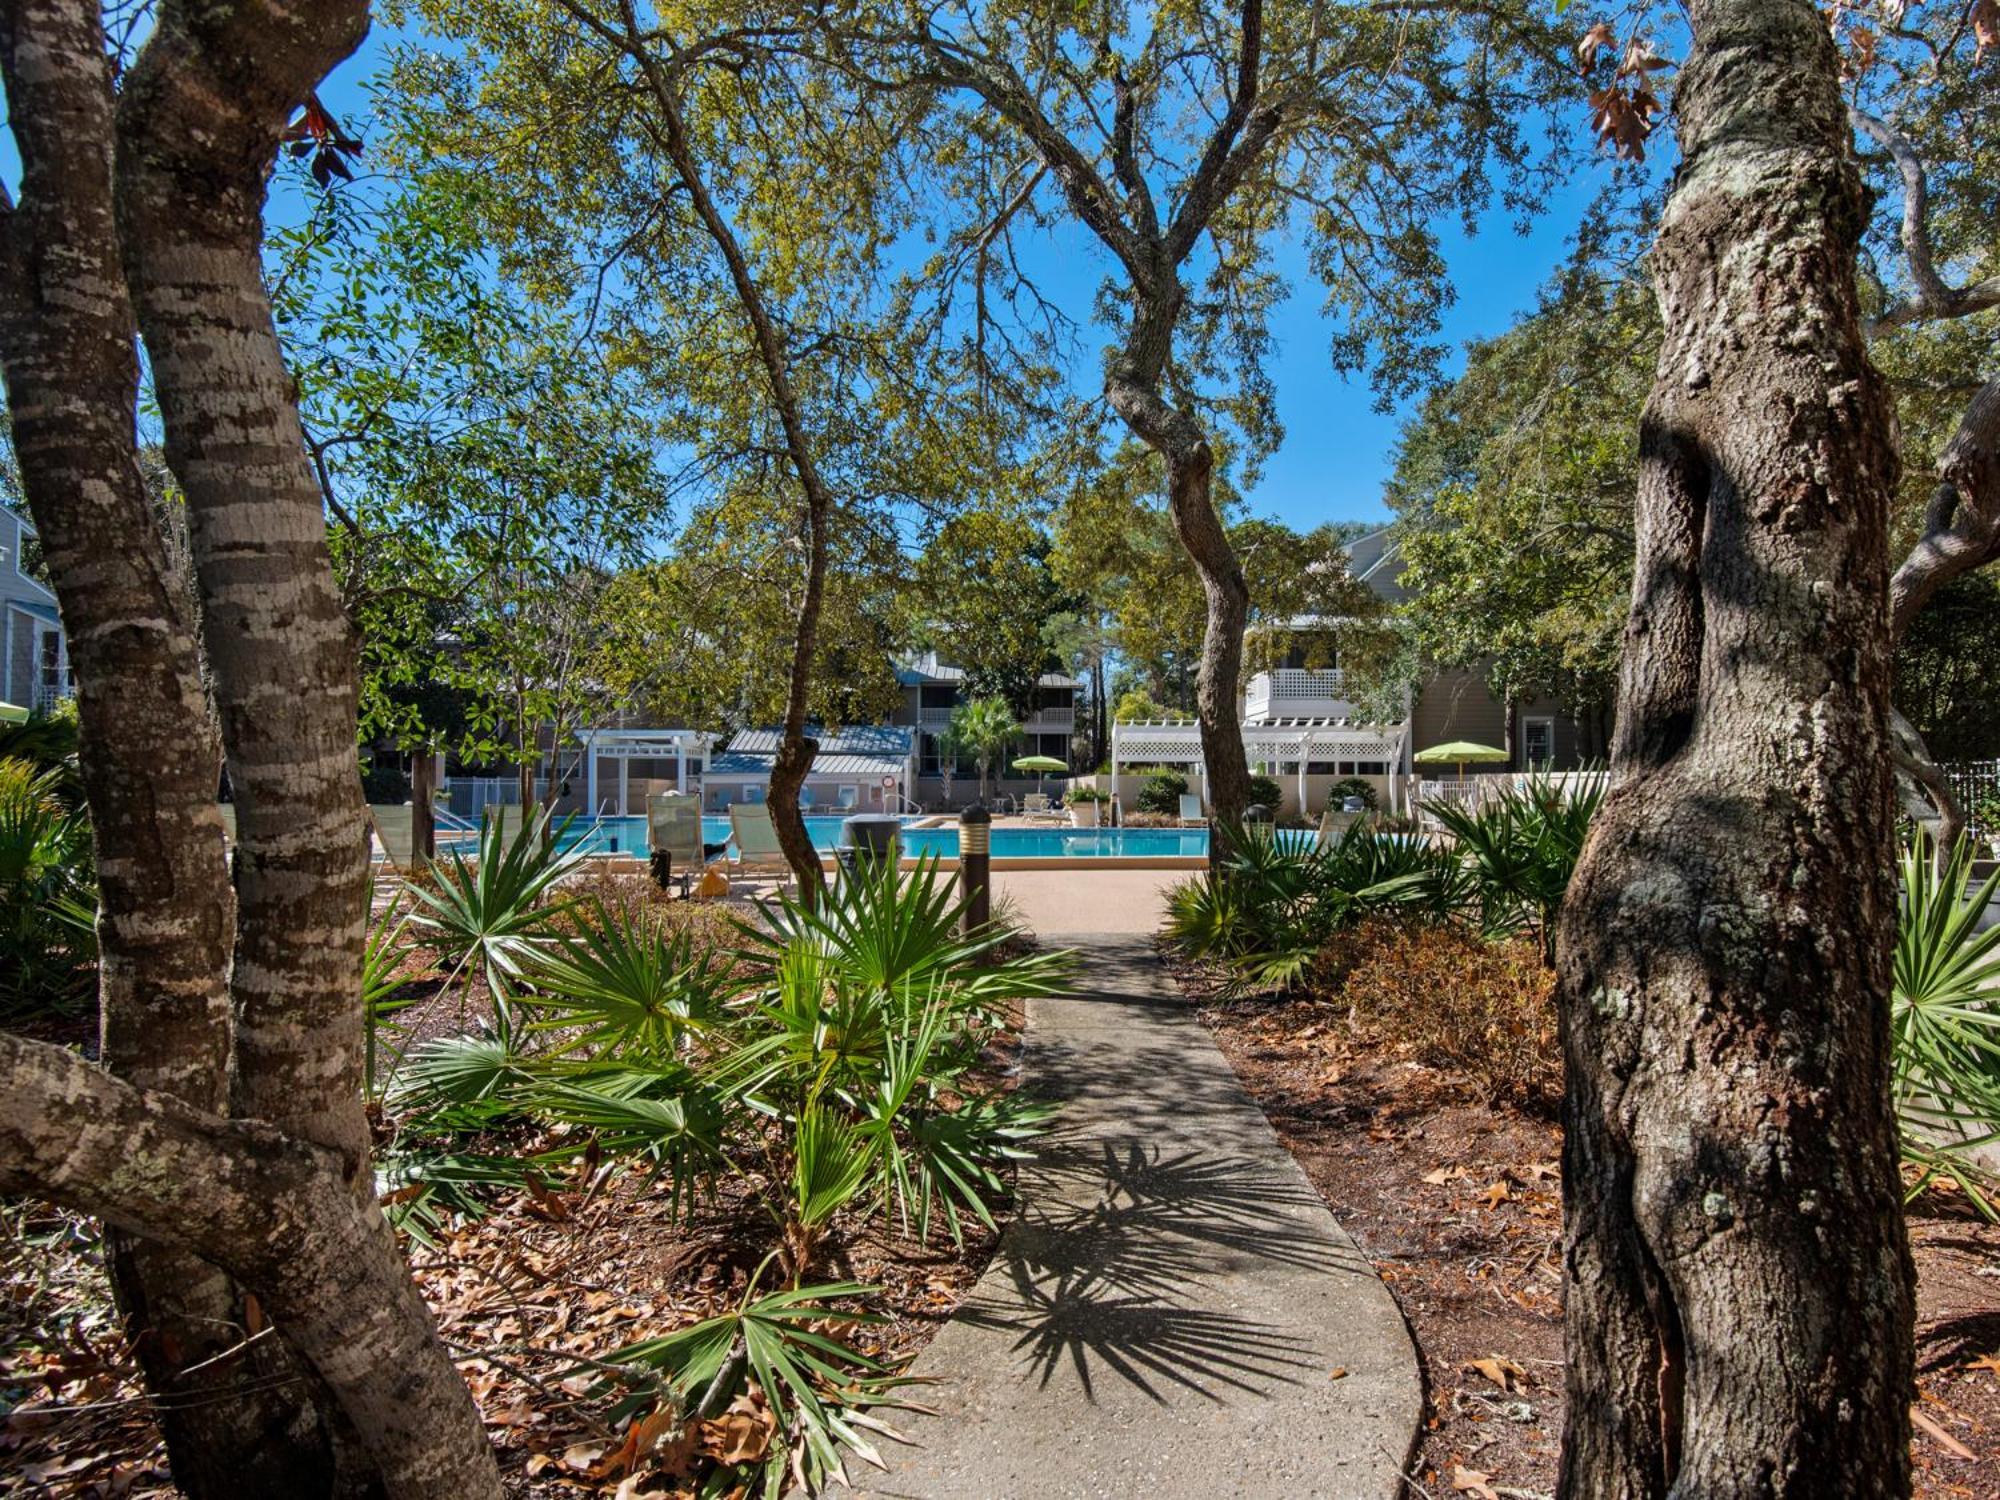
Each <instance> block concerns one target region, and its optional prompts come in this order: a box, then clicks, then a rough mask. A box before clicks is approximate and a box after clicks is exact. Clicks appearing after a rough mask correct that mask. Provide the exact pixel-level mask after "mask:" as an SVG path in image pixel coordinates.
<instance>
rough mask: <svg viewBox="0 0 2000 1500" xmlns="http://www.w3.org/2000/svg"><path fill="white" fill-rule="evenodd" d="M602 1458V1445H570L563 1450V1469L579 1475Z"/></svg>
mask: <svg viewBox="0 0 2000 1500" xmlns="http://www.w3.org/2000/svg"><path fill="white" fill-rule="evenodd" d="M602 1457H604V1444H602V1443H572V1444H570V1445H569V1447H567V1448H565V1449H564V1450H563V1456H562V1461H563V1467H564V1468H566V1469H574V1470H576V1471H577V1473H579V1474H581V1473H583V1472H585V1471H586V1470H588V1469H589V1468H590V1466H591V1465H592V1464H594V1463H596V1462H597V1461H598V1460H599V1459H600V1458H602Z"/></svg>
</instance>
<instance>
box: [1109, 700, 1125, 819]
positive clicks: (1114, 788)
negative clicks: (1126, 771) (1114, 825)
mask: <svg viewBox="0 0 2000 1500" xmlns="http://www.w3.org/2000/svg"><path fill="white" fill-rule="evenodd" d="M1111 804H1112V806H1114V807H1118V721H1117V720H1116V719H1113V720H1112V721H1111ZM1124 815H1125V814H1124V809H1123V808H1122V807H1119V820H1120V821H1121V822H1122V821H1123V820H1124Z"/></svg>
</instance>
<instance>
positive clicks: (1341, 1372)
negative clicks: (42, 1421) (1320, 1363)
mask: <svg viewBox="0 0 2000 1500" xmlns="http://www.w3.org/2000/svg"><path fill="white" fill-rule="evenodd" d="M1326 1378H1327V1379H1328V1380H1345V1379H1346V1378H1347V1371H1346V1370H1345V1369H1344V1368H1343V1369H1337V1370H1331V1371H1329V1372H1328V1373H1327V1377H1326Z"/></svg>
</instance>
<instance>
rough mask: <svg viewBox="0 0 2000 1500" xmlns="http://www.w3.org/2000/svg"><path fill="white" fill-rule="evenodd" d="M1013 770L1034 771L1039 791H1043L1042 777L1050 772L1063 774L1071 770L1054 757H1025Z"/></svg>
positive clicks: (1015, 764)
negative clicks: (1062, 772)
mask: <svg viewBox="0 0 2000 1500" xmlns="http://www.w3.org/2000/svg"><path fill="white" fill-rule="evenodd" d="M1013 768H1014V769H1015V770H1016V771H1033V772H1034V773H1035V789H1036V790H1037V791H1039V790H1041V785H1042V777H1043V776H1045V775H1047V774H1048V773H1049V772H1050V771H1057V772H1061V771H1067V770H1068V769H1069V767H1068V766H1067V765H1065V764H1064V763H1063V762H1062V761H1059V760H1057V759H1056V758H1055V757H1054V756H1053V755H1024V756H1022V757H1021V758H1020V759H1019V760H1017V761H1015V762H1014V763H1013Z"/></svg>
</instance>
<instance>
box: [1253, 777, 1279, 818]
mask: <svg viewBox="0 0 2000 1500" xmlns="http://www.w3.org/2000/svg"><path fill="white" fill-rule="evenodd" d="M1284 797H1285V793H1284V789H1283V788H1282V787H1280V786H1279V785H1278V783H1277V782H1276V781H1274V780H1272V779H1271V778H1270V777H1269V776H1265V775H1262V774H1252V776H1251V777H1250V801H1251V803H1252V804H1254V805H1259V806H1263V807H1268V808H1270V809H1271V810H1272V811H1273V812H1276V811H1277V809H1278V804H1279V803H1280V802H1282V801H1283V800H1284Z"/></svg>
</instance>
